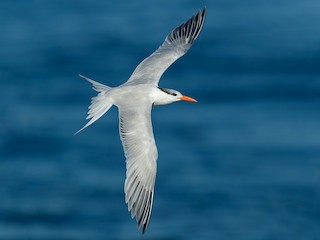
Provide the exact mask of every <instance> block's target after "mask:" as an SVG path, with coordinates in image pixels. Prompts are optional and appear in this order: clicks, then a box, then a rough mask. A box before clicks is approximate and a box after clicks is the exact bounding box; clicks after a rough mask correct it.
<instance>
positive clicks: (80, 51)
mask: <svg viewBox="0 0 320 240" xmlns="http://www.w3.org/2000/svg"><path fill="white" fill-rule="evenodd" d="M203 6H206V7H207V18H206V22H205V25H204V28H203V31H202V33H201V34H200V36H199V38H198V39H197V41H196V42H195V44H194V46H193V47H192V49H191V50H190V51H189V52H188V54H187V55H185V56H184V57H183V58H181V59H180V60H179V61H178V62H176V63H175V64H174V65H173V66H172V67H171V68H170V69H169V70H168V71H167V72H166V73H165V74H164V76H163V78H162V80H161V82H160V86H162V87H167V88H173V89H177V90H179V91H181V92H182V93H185V94H186V95H189V96H192V97H194V98H196V99H197V100H198V103H197V104H190V103H182V102H179V103H175V104H172V105H167V106H162V107H155V108H154V110H153V124H154V132H155V137H156V141H157V145H158V150H159V160H158V174H157V181H156V190H155V199H154V207H153V212H152V216H151V222H150V226H149V229H148V231H147V233H146V236H144V238H145V239H175V240H176V239H222V240H230V239H238V240H251V239H252V240H253V239H254V240H257V239H259V240H260V239H263V240H268V239H270V240H271V239H281V240H285V239H290V240H298V239H303V240H306V239H307V240H312V239H319V236H320V205H319V202H320V188H319V184H320V111H319V109H320V68H319V62H320V25H319V22H320V14H319V9H320V2H319V1H318V0H306V1H298V0H290V1H289V0H283V1H273V0H271V1H256V0H244V1H236V0H231V1H225V0H210V1H190V0H175V1H172V0H170V1H169V0H164V1H146V0H136V1H131V2H129V1H123V0H117V1H99V0H92V1H84V0H77V1H76V0H68V1H62V0H57V1H49V0H41V1H40V0H28V1H25V0H22V1H9V0H2V1H1V2H0V26H1V27H0V29H1V37H0V89H1V98H0V99H1V101H0V108H1V114H0V124H1V126H0V239H9V240H18V239H21V240H22V239H39V240H40V239H41V240H43V239H61V240H76V239H80V240H82V239H83V240H85V239H94V240H95V239H140V238H142V236H141V233H140V232H138V231H137V230H136V222H135V221H134V220H131V218H130V215H129V213H128V212H127V206H126V205H125V203H124V193H123V184H124V178H125V159H124V155H123V150H122V146H121V142H120V139H119V136H118V113H117V109H116V108H112V109H111V110H110V111H109V112H108V114H106V116H104V117H102V118H101V119H100V120H99V121H98V122H96V123H95V124H94V125H93V126H91V127H89V128H88V129H86V130H85V131H83V132H81V133H80V134H79V135H76V136H74V135H73V134H74V133H75V132H76V131H77V130H79V129H80V128H81V127H82V126H83V125H84V124H85V123H86V120H85V117H86V112H87V107H88V105H89V103H90V99H91V97H93V96H94V95H95V94H96V93H95V92H94V91H93V90H92V89H91V86H90V84H89V83H87V82H86V81H84V80H83V79H81V78H79V77H78V74H79V73H80V74H83V75H85V76H88V77H90V78H93V79H95V80H97V81H99V82H102V83H105V84H106V85H109V86H117V85H119V84H121V83H123V82H125V81H126V80H127V79H128V78H129V76H130V74H131V73H132V71H133V70H134V68H135V67H136V66H137V64H138V63H139V62H140V61H141V60H142V59H144V58H145V57H146V56H148V55H149V54H151V53H152V52H153V51H154V50H155V49H156V48H157V47H158V46H159V45H160V44H161V43H162V42H163V40H164V38H165V36H166V35H167V34H168V33H169V32H170V31H171V30H172V29H174V28H175V27H176V26H178V25H180V24H181V23H183V22H184V21H186V20H187V19H189V18H190V17H191V16H192V15H193V14H194V13H196V11H197V10H198V9H201V8H202V7H203Z"/></svg>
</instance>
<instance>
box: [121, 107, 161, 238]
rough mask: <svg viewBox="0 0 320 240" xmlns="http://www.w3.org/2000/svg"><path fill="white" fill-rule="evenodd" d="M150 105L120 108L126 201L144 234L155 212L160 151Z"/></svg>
mask: <svg viewBox="0 0 320 240" xmlns="http://www.w3.org/2000/svg"><path fill="white" fill-rule="evenodd" d="M151 108H152V104H151V103H146V102H142V103H141V104H139V107H137V105H136V106H130V107H125V108H124V107H121V108H119V131H120V137H121V141H122V145H123V149H124V153H125V157H126V169H127V171H126V181H125V186H124V191H125V195H126V196H125V200H126V203H127V204H128V211H131V217H132V218H134V217H136V220H137V222H138V228H140V226H141V225H142V226H143V230H142V231H143V233H144V232H145V230H146V229H147V227H148V224H149V220H150V214H151V210H152V203H153V194H154V183H155V178H156V171H157V165H156V161H157V159H158V151H157V147H156V144H155V140H154V137H153V130H152V123H151Z"/></svg>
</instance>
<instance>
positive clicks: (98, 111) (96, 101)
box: [75, 75, 113, 134]
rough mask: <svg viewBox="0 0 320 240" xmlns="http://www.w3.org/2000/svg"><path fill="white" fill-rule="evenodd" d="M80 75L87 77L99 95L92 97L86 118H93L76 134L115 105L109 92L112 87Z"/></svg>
mask: <svg viewBox="0 0 320 240" xmlns="http://www.w3.org/2000/svg"><path fill="white" fill-rule="evenodd" d="M79 76H80V77H82V78H84V79H86V80H87V81H88V82H90V83H91V84H92V86H93V89H94V90H95V91H97V92H98V95H97V96H95V97H93V98H92V99H91V104H90V106H89V111H88V116H87V118H86V119H90V118H91V119H90V121H89V122H88V123H87V124H86V125H85V126H84V127H83V128H81V129H80V130H79V131H78V132H76V133H75V134H78V133H79V132H81V131H82V130H83V129H85V128H86V127H88V126H90V125H91V124H92V123H94V122H95V121H97V120H98V119H99V118H100V117H101V116H102V115H103V114H105V113H106V112H107V111H108V110H109V109H110V108H111V106H112V105H113V103H112V101H111V99H110V97H109V94H108V92H109V90H110V89H111V87H108V86H106V85H103V84H101V83H98V82H96V81H93V80H92V79H90V78H87V77H85V76H82V75H79Z"/></svg>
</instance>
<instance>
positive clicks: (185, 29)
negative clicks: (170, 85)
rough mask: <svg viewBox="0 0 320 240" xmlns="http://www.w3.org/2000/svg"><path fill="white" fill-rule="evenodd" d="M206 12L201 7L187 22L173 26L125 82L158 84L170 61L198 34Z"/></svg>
mask: <svg viewBox="0 0 320 240" xmlns="http://www.w3.org/2000/svg"><path fill="white" fill-rule="evenodd" d="M205 14H206V8H203V9H202V10H201V11H199V12H198V13H197V14H196V15H194V16H193V17H192V18H190V19H189V20H188V21H187V22H185V23H183V24H181V25H180V26H179V27H177V28H175V29H174V30H173V31H172V32H170V33H169V35H168V36H167V37H166V39H165V41H164V42H163V44H162V45H161V46H160V47H159V48H158V49H157V50H156V51H155V52H154V53H152V54H151V55H150V56H149V57H147V58H146V59H144V60H143V61H142V62H141V63H140V64H139V65H138V67H137V68H136V69H135V70H134V72H133V73H132V75H131V77H130V78H129V80H128V81H127V84H130V83H134V84H139V83H149V84H154V85H158V82H159V80H160V77H161V76H162V74H163V73H164V72H165V71H166V70H167V68H168V67H170V65H171V64H172V63H174V62H175V61H176V60H177V59H178V58H180V57H181V56H183V55H184V54H185V53H186V52H187V51H188V50H189V49H190V48H191V46H192V44H193V43H194V41H195V40H196V39H197V37H198V36H199V33H200V31H201V29H202V26H203V23H204V19H205Z"/></svg>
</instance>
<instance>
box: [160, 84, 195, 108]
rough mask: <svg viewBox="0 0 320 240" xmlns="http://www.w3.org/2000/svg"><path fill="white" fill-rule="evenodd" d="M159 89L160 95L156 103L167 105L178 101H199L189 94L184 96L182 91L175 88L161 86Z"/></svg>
mask: <svg viewBox="0 0 320 240" xmlns="http://www.w3.org/2000/svg"><path fill="white" fill-rule="evenodd" d="M159 90H160V92H159V95H158V96H157V98H156V100H155V102H154V104H155V105H165V104H169V103H173V102H178V101H188V102H197V100H195V99H193V98H191V97H188V96H184V95H182V94H181V93H180V92H178V91H176V90H173V89H168V88H159Z"/></svg>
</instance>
